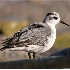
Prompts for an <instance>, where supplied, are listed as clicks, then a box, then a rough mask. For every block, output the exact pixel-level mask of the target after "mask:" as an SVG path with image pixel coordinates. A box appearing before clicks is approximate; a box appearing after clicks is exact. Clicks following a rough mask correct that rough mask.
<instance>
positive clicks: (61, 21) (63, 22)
mask: <svg viewBox="0 0 70 70" xmlns="http://www.w3.org/2000/svg"><path fill="white" fill-rule="evenodd" d="M60 23H62V24H65V25H67V26H70V25H69V24H67V23H65V22H63V21H62V20H61V21H60Z"/></svg>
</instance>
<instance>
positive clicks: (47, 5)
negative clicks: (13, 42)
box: [0, 0, 70, 62]
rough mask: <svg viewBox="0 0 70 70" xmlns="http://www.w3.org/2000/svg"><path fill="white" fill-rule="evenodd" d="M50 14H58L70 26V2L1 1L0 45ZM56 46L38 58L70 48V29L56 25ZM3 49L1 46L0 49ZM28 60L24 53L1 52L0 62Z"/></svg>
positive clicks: (46, 0)
mask: <svg viewBox="0 0 70 70" xmlns="http://www.w3.org/2000/svg"><path fill="white" fill-rule="evenodd" d="M48 12H58V13H59V14H60V17H61V20H63V21H64V22H66V23H68V24H70V1H65V0H64V1H60V0H43V1H42V0H22V1H21V0H8V1H7V0H6V1H5V0H2V1H1V0H0V43H1V42H2V40H4V39H6V38H8V37H10V36H12V35H13V34H14V33H15V32H17V31H18V30H20V29H22V28H24V27H26V26H28V25H29V24H31V23H34V22H42V21H43V19H44V17H45V15H46V14H47V13H48ZM56 28H57V39H56V42H55V44H54V46H53V47H52V48H51V49H50V50H49V51H47V52H45V53H43V54H37V55H36V57H37V58H40V57H46V56H48V55H50V54H52V53H54V52H56V51H58V50H60V49H63V48H68V47H70V27H67V26H65V25H63V24H60V23H59V24H58V25H56ZM1 47H3V46H1V45H0V48H1ZM21 59H28V56H27V53H26V52H24V51H0V62H3V61H12V60H21Z"/></svg>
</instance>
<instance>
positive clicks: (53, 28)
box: [47, 23, 56, 33]
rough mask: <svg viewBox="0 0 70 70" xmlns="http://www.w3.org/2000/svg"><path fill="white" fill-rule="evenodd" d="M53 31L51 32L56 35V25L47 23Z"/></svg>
mask: <svg viewBox="0 0 70 70" xmlns="http://www.w3.org/2000/svg"><path fill="white" fill-rule="evenodd" d="M47 24H48V25H49V27H50V29H51V32H52V33H56V28H55V25H54V24H53V23H47Z"/></svg>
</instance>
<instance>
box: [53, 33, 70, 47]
mask: <svg viewBox="0 0 70 70" xmlns="http://www.w3.org/2000/svg"><path fill="white" fill-rule="evenodd" d="M54 46H55V47H58V48H66V47H70V33H64V34H61V35H58V36H57V38H56V41H55V44H54Z"/></svg>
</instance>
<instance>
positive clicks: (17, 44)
mask: <svg viewBox="0 0 70 70" xmlns="http://www.w3.org/2000/svg"><path fill="white" fill-rule="evenodd" d="M59 22H60V17H59V14H58V13H56V12H51V13H48V14H47V15H46V17H45V19H44V20H43V22H35V23H33V24H30V25H29V26H27V27H25V28H23V29H22V30H20V31H18V32H17V33H15V34H14V35H13V36H12V37H10V38H7V39H6V40H4V42H3V43H2V44H3V46H4V47H3V48H1V49H0V50H23V51H26V52H28V55H29V58H31V57H30V53H43V52H45V51H47V50H49V49H50V48H51V47H52V46H53V44H54V42H55V39H56V28H55V25H56V24H57V23H59ZM64 24H66V23H64ZM33 57H34V58H35V54H34V55H33Z"/></svg>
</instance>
